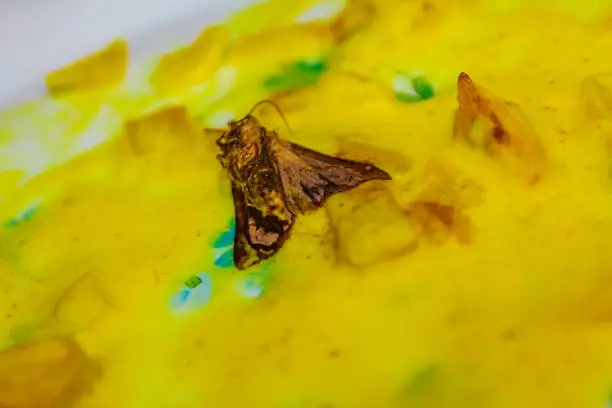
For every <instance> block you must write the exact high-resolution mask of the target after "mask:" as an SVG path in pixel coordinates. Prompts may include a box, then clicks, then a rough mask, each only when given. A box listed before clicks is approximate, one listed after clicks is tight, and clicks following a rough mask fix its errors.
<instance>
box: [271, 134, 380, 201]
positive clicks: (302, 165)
mask: <svg viewBox="0 0 612 408" xmlns="http://www.w3.org/2000/svg"><path fill="white" fill-rule="evenodd" d="M271 148H272V152H273V154H274V157H275V158H276V164H277V168H278V172H279V175H280V178H281V181H282V185H283V190H284V193H285V197H286V200H287V204H288V205H289V207H290V208H291V209H292V210H293V211H294V212H305V211H310V210H314V209H316V208H318V207H321V206H322V205H323V204H324V203H325V201H326V200H327V199H328V198H329V197H330V196H332V195H333V194H336V193H341V192H343V191H347V190H350V189H353V188H355V187H357V186H359V185H360V184H363V183H365V182H366V181H371V180H390V179H391V176H390V175H389V174H388V173H386V172H385V171H383V170H381V169H379V168H378V167H376V166H374V165H372V164H370V163H365V162H359V161H354V160H348V159H341V158H339V157H333V156H328V155H326V154H323V153H319V152H316V151H314V150H311V149H308V148H306V147H304V146H300V145H298V144H295V143H291V142H287V141H284V140H281V139H278V138H275V139H272V141H271Z"/></svg>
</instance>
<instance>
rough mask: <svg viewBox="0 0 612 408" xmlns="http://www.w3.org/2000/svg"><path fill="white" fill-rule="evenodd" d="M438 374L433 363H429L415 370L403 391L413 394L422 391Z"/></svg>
mask: <svg viewBox="0 0 612 408" xmlns="http://www.w3.org/2000/svg"><path fill="white" fill-rule="evenodd" d="M438 374H439V369H438V367H437V366H435V365H429V366H426V367H423V368H422V369H420V370H418V371H416V372H415V373H413V374H412V376H411V377H410V379H409V380H408V384H407V385H406V388H405V391H406V392H407V393H408V394H411V395H414V394H419V393H421V392H423V391H424V390H425V389H427V388H428V387H429V386H431V384H432V383H433V382H434V381H435V380H436V377H437V376H438Z"/></svg>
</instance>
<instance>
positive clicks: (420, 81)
mask: <svg viewBox="0 0 612 408" xmlns="http://www.w3.org/2000/svg"><path fill="white" fill-rule="evenodd" d="M412 86H413V87H414V90H415V91H416V93H417V94H419V95H420V96H421V98H423V99H430V98H433V96H434V89H433V86H431V84H430V83H429V81H427V79H425V78H424V77H421V76H418V77H416V78H412Z"/></svg>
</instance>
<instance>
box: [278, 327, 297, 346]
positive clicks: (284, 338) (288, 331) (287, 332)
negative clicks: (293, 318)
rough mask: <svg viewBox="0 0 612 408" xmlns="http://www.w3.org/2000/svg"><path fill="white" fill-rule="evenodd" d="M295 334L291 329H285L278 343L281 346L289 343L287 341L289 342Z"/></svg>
mask: <svg viewBox="0 0 612 408" xmlns="http://www.w3.org/2000/svg"><path fill="white" fill-rule="evenodd" d="M294 333H295V332H294V331H293V329H286V330H285V333H284V334H283V336H282V337H281V339H280V342H281V343H282V344H287V343H289V340H291V337H293V334H294Z"/></svg>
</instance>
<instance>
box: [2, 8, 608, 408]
mask: <svg viewBox="0 0 612 408" xmlns="http://www.w3.org/2000/svg"><path fill="white" fill-rule="evenodd" d="M314 3H316V4H314ZM283 4H284V2H283V1H280V0H273V1H271V2H269V4H265V5H259V6H256V7H254V8H252V9H249V10H246V11H244V12H242V13H241V14H239V15H236V16H233V17H231V18H230V19H229V20H228V21H227V22H225V23H223V24H220V25H218V26H214V27H211V28H207V29H205V30H204V31H203V33H202V34H201V36H200V37H199V38H197V39H195V40H194V41H193V43H191V44H190V45H186V46H185V48H182V49H179V50H176V51H173V52H172V53H170V54H167V55H165V56H161V57H159V58H158V59H157V61H158V63H157V64H154V66H153V68H151V67H150V66H149V65H147V64H144V65H143V66H142V67H140V68H138V67H132V66H131V65H130V64H128V61H129V56H128V49H127V48H128V47H129V46H128V45H127V44H125V43H124V42H121V41H118V42H114V43H113V44H111V45H109V47H107V48H106V49H105V50H102V51H100V52H99V53H97V54H96V55H94V56H92V57H91V58H90V59H89V60H84V61H81V62H79V63H76V64H75V65H72V66H69V67H66V68H65V69H63V70H61V71H58V72H56V73H53V74H51V75H49V77H48V78H47V81H48V87H49V91H50V95H49V97H48V98H45V99H43V100H39V101H33V102H30V103H28V104H26V105H24V106H19V107H15V108H13V109H10V110H7V111H5V112H2V113H0V146H1V151H2V154H1V156H0V169H1V171H2V172H0V220H2V222H3V225H2V229H0V349H2V350H3V351H0V387H5V389H0V407H4V406H10V407H19V408H21V407H39V406H40V407H43V406H44V407H48V406H49V405H48V404H52V405H51V406H57V407H60V406H73V407H82V408H94V407H95V408H99V407H111V406H112V407H117V408H120V407H126V408H131V407H143V406H147V407H196V406H197V407H215V408H221V407H262V408H267V407H278V408H332V407H333V408H341V407H350V408H357V407H377V408H378V407H427V408H435V407H451V406H453V407H466V408H478V407H483V408H484V407H487V408H490V407H494V408H506V407H508V408H510V407H517V406H522V407H538V408H540V407H555V408H559V407H580V408H585V407H597V408H601V407H605V406H606V405H605V404H606V403H607V400H608V397H609V393H610V390H611V389H612V348H610V344H612V327H611V326H610V324H611V322H612V251H611V250H612V243H611V242H610V236H612V177H611V174H612V171H611V157H612V121H611V118H612V66H611V63H610V58H609V55H610V51H609V50H610V49H612V4H611V5H609V6H606V5H604V2H598V1H596V0H583V1H581V2H575V1H570V0H567V1H557V2H548V1H544V0H542V1H522V2H521V1H509V0H498V1H485V0H482V1H467V0H465V1H451V0H447V1H442V0H439V1H435V0H431V1H424V2H419V1H400V0H380V1H368V0H354V1H348V2H347V3H346V4H342V2H339V1H318V2H313V1H300V2H295V6H292V7H284V6H283ZM343 7H344V8H343ZM313 10H314V11H313ZM315 11H316V13H315ZM317 13H319V14H321V13H322V15H318V14H317ZM325 13H327V14H325ZM313 15H318V17H317V18H314V17H312V16H313ZM128 65H130V66H128ZM102 67H108V68H105V69H102ZM104 72H106V73H107V74H108V75H103V73H104ZM460 72H466V73H468V74H469V76H470V77H471V80H472V81H473V84H476V85H475V87H472V86H471V85H470V84H472V83H471V82H460V83H459V87H458V83H457V78H458V76H459V74H460ZM462 84H463V85H462ZM462 86H463V88H462ZM458 89H459V95H458ZM462 89H463V91H462ZM475 90H478V92H480V93H478V92H477V93H470V92H476V91H475ZM462 92H465V93H462ZM466 95H467V96H466ZM483 95H486V96H483ZM264 98H267V99H271V100H273V101H275V102H276V103H277V104H278V105H279V106H280V107H281V109H282V110H283V112H284V114H285V116H286V118H287V121H288V123H289V124H290V126H291V132H289V131H288V130H287V129H286V127H284V125H283V124H282V121H281V120H280V118H279V117H278V114H277V113H276V112H275V111H274V110H272V109H269V108H268V107H263V106H262V108H261V109H258V110H257V112H256V113H255V114H256V115H257V116H258V117H259V118H260V119H261V120H262V121H263V123H264V124H265V125H267V126H269V127H271V128H274V129H276V130H277V131H278V132H279V133H280V135H281V136H282V137H285V138H287V139H289V140H292V141H295V142H297V143H300V144H302V145H304V146H307V147H309V148H312V149H315V150H318V151H321V152H325V153H328V154H337V155H340V156H343V157H349V158H354V159H357V160H371V161H372V162H373V163H375V164H376V165H377V166H379V167H381V168H382V169H384V170H386V171H387V172H389V173H390V174H391V176H392V177H393V180H392V181H389V182H380V183H379V182H377V183H372V184H371V185H370V184H367V185H364V186H362V187H360V188H358V189H356V190H354V191H352V192H349V193H346V194H341V195H337V196H335V197H333V198H332V199H331V200H330V201H329V203H328V204H327V205H326V206H325V208H324V209H321V210H319V211H317V212H314V213H312V214H309V215H305V216H302V217H300V218H299V220H298V223H297V225H296V227H295V229H294V231H293V234H292V237H291V239H289V241H288V242H287V243H286V244H285V246H284V248H283V249H282V250H281V251H280V252H279V253H278V254H277V255H276V256H275V257H274V258H273V259H272V260H270V261H268V262H265V263H264V264H262V265H260V266H257V267H255V268H253V269H249V270H246V271H243V272H237V271H236V270H235V269H233V268H232V266H231V263H229V262H228V260H231V258H228V254H231V234H232V229H231V228H232V227H231V220H232V217H233V207H232V200H231V194H230V192H229V186H228V181H227V177H226V174H225V173H224V172H223V170H222V169H221V166H220V165H219V163H218V162H217V160H216V157H215V156H216V154H217V153H218V151H217V147H216V146H215V144H214V140H215V137H217V135H218V133H217V132H215V131H212V130H205V129H209V128H219V127H221V128H222V127H223V126H224V124H225V123H226V122H227V121H228V120H229V119H232V118H239V117H241V116H243V115H244V114H245V113H246V112H247V111H248V110H249V109H250V107H251V106H252V105H253V104H254V103H256V102H257V101H259V100H261V99H264ZM458 108H460V109H459V110H458ZM483 118H485V119H487V120H489V122H487V121H486V120H480V119H483ZM472 119H474V120H472ZM496 121H497V122H500V123H501V125H500V126H502V127H503V129H504V132H505V133H503V135H502V136H500V137H499V138H496V139H495V140H493V139H491V137H490V135H496V134H497V133H495V129H497V128H496V126H497V125H495V123H497V122H496ZM472 122H474V123H472ZM487 123H488V124H487ZM492 124H493V125H492ZM487 126H489V128H487ZM491 126H493V128H491ZM492 129H493V130H492ZM54 339H63V340H54ZM32 344H34V345H33V346H32ZM40 344H42V345H40ZM24 347H25V348H24ZM28 347H30V348H28ZM24 350H25V351H24ZM28 350H30V351H28ZM62 350H64V351H62ZM66 350H67V351H66ZM50 356H51V357H50ZM86 360H87V361H89V360H90V362H87V361H86ZM58 361H59V363H58ZM15 367H24V368H23V369H22V370H17V369H16V368H15ZM58 367H64V368H58ZM62 372H64V374H65V375H60V374H59V373H62ZM75 373H76V374H75ZM15 376H17V377H15ZM7 378H13V380H14V379H15V378H18V379H20V380H19V381H17V380H14V381H9V380H7ZM21 379H22V380H21ZM77 379H78V381H77ZM34 384H35V385H36V386H34ZM45 404H47V405H45ZM53 404H55V405H53Z"/></svg>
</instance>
